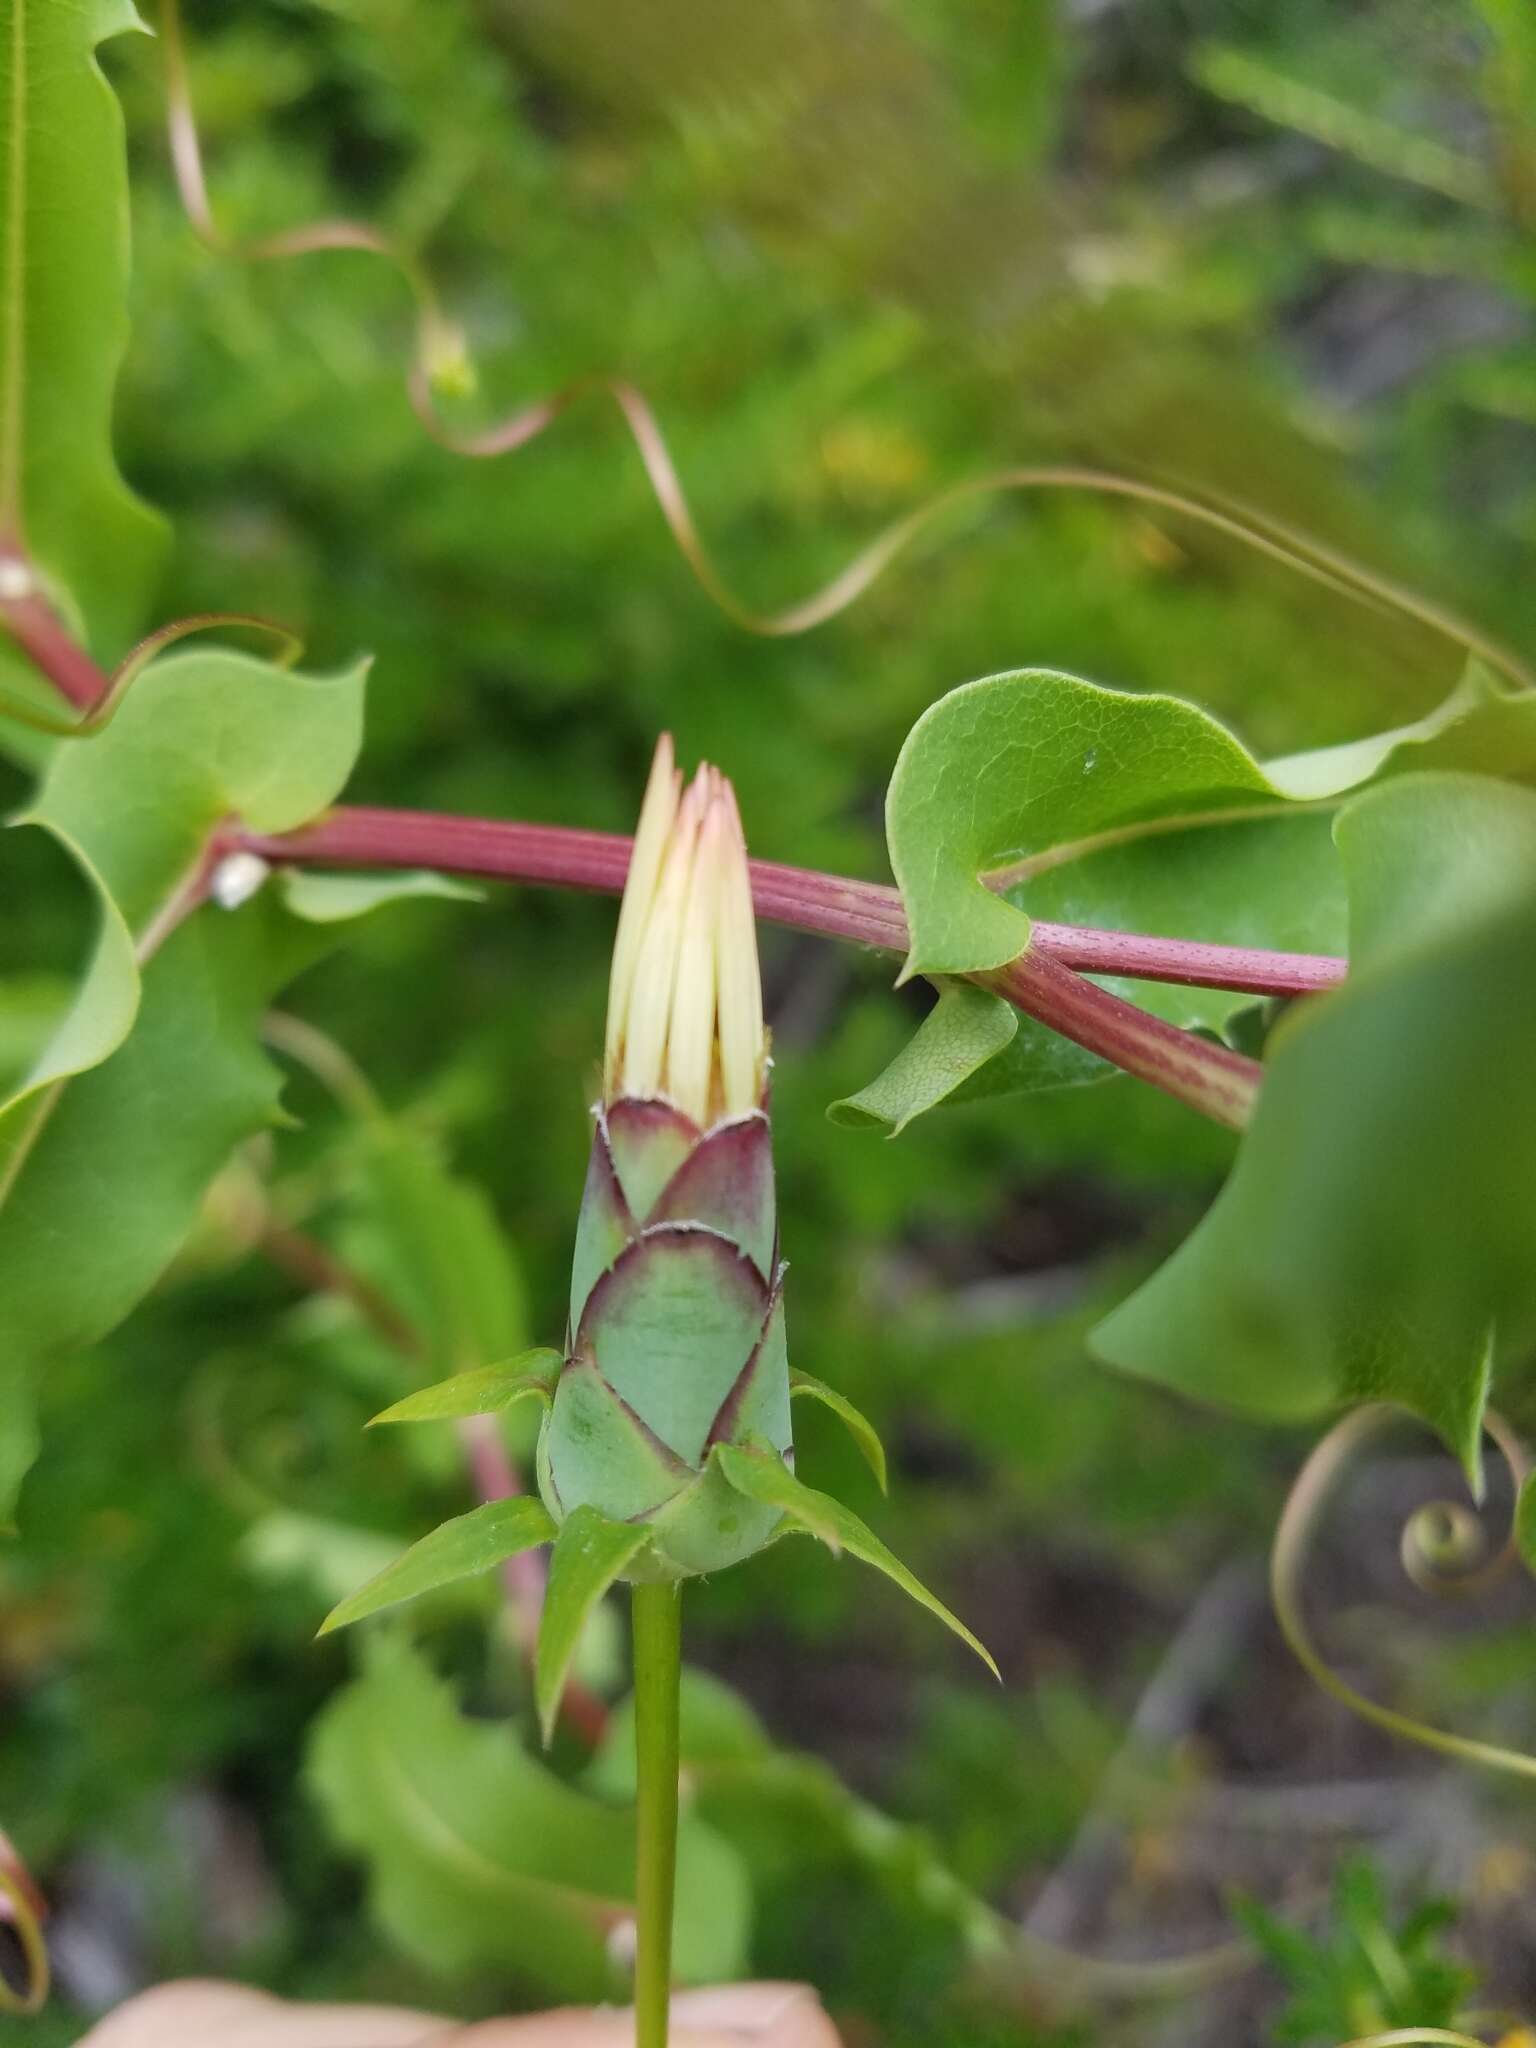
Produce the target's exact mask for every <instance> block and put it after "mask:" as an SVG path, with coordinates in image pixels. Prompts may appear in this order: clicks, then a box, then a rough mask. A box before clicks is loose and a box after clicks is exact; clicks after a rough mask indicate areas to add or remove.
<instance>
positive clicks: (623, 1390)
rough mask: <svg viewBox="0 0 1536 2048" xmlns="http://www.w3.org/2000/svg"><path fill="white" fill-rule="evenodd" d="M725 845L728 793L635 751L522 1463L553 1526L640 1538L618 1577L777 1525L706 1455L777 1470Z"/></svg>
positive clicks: (758, 1133) (775, 1394) (781, 1348)
mask: <svg viewBox="0 0 1536 2048" xmlns="http://www.w3.org/2000/svg"><path fill="white" fill-rule="evenodd" d="M768 1064H769V1062H768V1046H767V1037H766V1033H765V1031H764V1028H763V1011H762V989H761V982H760V979H759V974H758V964H757V939H756V931H755V926H754V923H753V913H752V893H751V884H750V880H749V877H748V873H747V855H746V845H745V842H744V840H743V837H742V830H741V821H740V817H739V815H738V813H737V809H736V800H735V796H734V794H733V792H732V790H731V786H730V784H729V783H728V782H727V781H726V780H725V778H724V777H723V776H722V775H721V774H720V773H719V772H718V771H717V770H716V769H714V768H711V767H708V766H707V765H706V766H704V767H701V768H700V769H699V771H698V773H697V775H696V776H695V777H694V779H693V781H692V783H691V784H690V785H689V786H688V787H687V788H686V789H684V787H683V784H682V778H681V776H680V775H679V773H678V771H677V768H676V766H675V764H674V761H673V755H672V747H671V743H670V741H669V740H667V739H663V740H662V742H661V744H660V745H659V746H658V748H657V750H656V758H655V762H654V764H653V767H652V770H651V778H650V783H649V785H648V788H647V790H646V796H645V803H644V806H643V808H642V811H641V816H640V823H639V826H638V828H637V830H636V834H635V844H634V852H633V854H632V856H631V860H630V868H629V876H628V880H627V882H626V885H625V890H624V900H623V904H622V907H621V909H620V912H619V927H618V934H617V937H616V939H615V943H614V954H613V972H612V978H611V982H610V987H609V1003H608V1032H607V1043H606V1048H605V1053H604V1063H603V1090H602V1100H601V1101H600V1102H599V1104H598V1105H597V1106H596V1108H595V1110H594V1112H593V1114H594V1119H595V1124H596V1129H595V1131H594V1134H593V1143H592V1157H591V1163H590V1166H589V1169H588V1173H587V1185H586V1192H585V1194H584V1196H583V1200H582V1209H581V1219H580V1222H579V1224H578V1226H577V1233H576V1251H575V1258H574V1262H573V1268H572V1274H571V1305H570V1324H569V1332H568V1339H567V1345H566V1353H567V1355H566V1359H565V1363H564V1366H563V1368H562V1370H561V1373H560V1376H559V1380H558V1383H557V1385H556V1387H555V1392H554V1399H553V1403H552V1406H551V1409H550V1413H549V1417H548V1420H547V1422H546V1424H545V1428H544V1431H543V1435H542V1438H541V1442H540V1452H539V1487H540V1492H541V1493H542V1494H543V1497H544V1501H545V1504H546V1506H547V1507H548V1508H549V1510H550V1513H551V1514H552V1515H553V1516H554V1517H555V1519H556V1521H557V1522H558V1521H563V1520H564V1518H565V1517H566V1516H568V1515H569V1514H570V1513H571V1512H572V1511H573V1510H574V1509H576V1508H578V1507H582V1506H589V1507H593V1508H595V1509H597V1510H598V1511H599V1512H600V1513H601V1514H602V1515H604V1516H606V1517H607V1518H608V1519H609V1520H611V1521H617V1522H625V1523H629V1524H635V1523H637V1522H643V1523H644V1524H645V1525H646V1527H647V1528H648V1530H649V1531H650V1541H649V1544H648V1546H647V1548H646V1549H645V1550H644V1551H642V1552H641V1553H640V1555H639V1557H638V1558H637V1560H636V1562H635V1564H634V1566H633V1567H632V1569H631V1575H632V1576H636V1577H673V1578H681V1577H686V1576H688V1575H690V1574H693V1573H697V1572H705V1571H716V1570H719V1569H720V1568H721V1567H723V1566H725V1565H728V1564H732V1563H735V1562H736V1561H737V1560H738V1559H740V1558H743V1557H747V1556H750V1555H751V1553H752V1552H753V1551H755V1550H758V1549H760V1548H761V1547H762V1545H763V1544H764V1543H765V1542H766V1541H768V1539H769V1538H770V1537H771V1536H772V1535H773V1534H774V1533H775V1531H776V1529H777V1527H778V1524H779V1522H780V1519H781V1516H780V1513H779V1511H778V1510H777V1509H775V1508H773V1507H771V1506H768V1505H765V1504H764V1503H761V1502H757V1501H753V1500H750V1499H748V1498H746V1497H745V1496H744V1495H743V1494H742V1493H741V1492H739V1491H738V1490H736V1489H735V1488H733V1487H732V1486H731V1485H730V1484H729V1483H728V1482H727V1480H726V1479H725V1478H724V1477H723V1475H722V1474H721V1472H720V1470H719V1467H718V1463H717V1461H715V1460H712V1458H711V1452H712V1451H713V1450H714V1449H715V1448H716V1447H717V1446H720V1445H733V1446H741V1445H745V1444H747V1443H749V1442H750V1443H752V1444H754V1445H756V1446H758V1447H769V1446H771V1447H772V1449H773V1450H774V1451H775V1452H777V1453H778V1455H779V1457H780V1458H788V1456H789V1455H790V1447H791V1431H790V1412H789V1411H790V1387H789V1363H788V1356H787V1352H786V1349H785V1339H784V1314H783V1298H782V1281H783V1269H782V1267H781V1266H780V1264H779V1258H778V1227H777V1220H776V1211H775V1201H774V1186H773V1155H772V1142H771V1138H770V1133H769V1126H768V1115H767V1109H766V1089H767V1073H768Z"/></svg>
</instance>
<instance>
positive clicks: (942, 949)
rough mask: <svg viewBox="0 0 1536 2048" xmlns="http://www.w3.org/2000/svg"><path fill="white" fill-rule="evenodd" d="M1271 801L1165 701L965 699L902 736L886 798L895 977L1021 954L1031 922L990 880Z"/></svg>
mask: <svg viewBox="0 0 1536 2048" xmlns="http://www.w3.org/2000/svg"><path fill="white" fill-rule="evenodd" d="M1276 798H1277V792H1276V791H1275V790H1274V788H1273V786H1272V785H1271V784H1270V783H1269V782H1268V781H1267V780H1266V779H1265V776H1264V774H1263V771H1262V770H1261V769H1260V768H1259V766H1258V764H1257V762H1256V761H1255V760H1254V759H1253V757H1252V755H1251V754H1249V753H1248V752H1247V751H1246V749H1244V748H1243V747H1242V746H1241V745H1240V744H1239V742H1238V741H1237V740H1235V739H1234V738H1233V737H1232V735H1231V734H1230V733H1229V732H1227V731H1226V730H1225V728H1224V727H1222V726H1220V725H1218V724H1217V723H1216V721H1215V719H1213V718H1211V717H1210V716H1209V715H1208V714H1207V713H1205V712H1203V711H1200V710H1197V709H1196V707H1195V706H1194V705H1192V704H1185V703H1182V702H1180V701H1179V699H1177V698H1174V697H1162V696H1145V697H1133V696H1129V695H1126V694H1125V693H1124V692H1122V691H1118V690H1105V689H1100V688H1099V687H1098V686H1097V685H1096V684H1093V683H1085V682H1081V681H1079V680H1078V679H1077V678H1076V677H1075V676H1068V675H1061V674H1058V673H1056V672H1055V671H1053V670H1049V669H1024V670H1021V671H1019V672H1017V673H1014V674H1009V675H998V676H989V677H986V678H985V679H984V680H983V681H981V682H976V683H967V684H965V685H964V686H963V687H962V688H960V689H958V690H952V691H951V692H950V693H949V695H948V696H947V697H944V698H941V699H940V701H939V702H938V703H937V704H935V705H933V706H932V708H931V709H930V710H928V711H926V712H925V713H924V714H923V716H922V717H921V718H920V719H919V720H918V722H917V724H916V725H915V726H914V727H913V728H912V731H911V733H910V734H909V735H908V737H907V741H906V744H905V745H904V746H903V748H902V750H901V754H900V756H899V758H898V760H897V763H896V769H895V772H894V774H893V775H892V777H891V784H890V789H889V791H888V793H887V797H886V834H887V838H888V840H889V842H890V851H891V866H892V868H893V870H894V871H895V875H896V880H897V882H898V884H899V885H900V888H901V893H902V900H903V902H904V903H905V904H906V909H907V921H908V924H909V926H910V928H911V950H910V952H909V954H908V956H907V965H906V970H905V971H906V973H907V974H909V975H911V974H967V973H972V972H976V971H979V970H984V969H989V968H994V967H1002V966H1004V965H1006V963H1007V962H1008V961H1010V960H1014V959H1017V957H1018V955H1019V954H1020V953H1021V952H1023V950H1024V948H1025V946H1026V945H1027V944H1028V943H1029V919H1028V917H1027V916H1026V915H1025V914H1024V912H1023V911H1022V910H1021V909H1020V908H1019V907H1018V906H1017V905H1016V904H1014V903H1010V902H1005V901H1004V900H1003V898H1002V897H1001V896H1000V895H998V894H997V893H995V891H994V890H993V889H991V888H988V887H987V885H986V884H985V883H984V882H983V880H982V876H983V875H984V874H987V873H988V872H989V871H992V870H996V869H1002V868H1004V867H1007V866H1010V865H1015V864H1018V863H1020V862H1023V861H1026V860H1027V861H1032V862H1036V863H1044V862H1046V861H1050V862H1052V863H1053V864H1054V863H1059V862H1060V861H1061V860H1062V859H1065V858H1070V857H1073V850H1080V851H1087V850H1088V849H1089V846H1090V844H1091V843H1092V842H1095V841H1098V840H1100V839H1102V838H1103V836H1104V835H1105V834H1107V833H1111V832H1113V833H1115V834H1117V835H1119V834H1121V833H1126V832H1129V831H1135V832H1136V833H1137V834H1138V835H1140V834H1144V833H1145V832H1146V831H1147V830H1148V829H1149V828H1151V827H1152V826H1154V825H1155V826H1158V827H1160V828H1162V829H1164V830H1166V829H1167V823H1168V821H1169V820H1171V819H1176V818H1186V817H1190V816H1194V815H1199V816H1202V817H1209V816H1212V815H1219V814H1220V813H1222V812H1224V811H1231V810H1234V809H1238V808H1251V807H1252V806H1254V805H1268V804H1270V803H1273V802H1274V801H1276Z"/></svg>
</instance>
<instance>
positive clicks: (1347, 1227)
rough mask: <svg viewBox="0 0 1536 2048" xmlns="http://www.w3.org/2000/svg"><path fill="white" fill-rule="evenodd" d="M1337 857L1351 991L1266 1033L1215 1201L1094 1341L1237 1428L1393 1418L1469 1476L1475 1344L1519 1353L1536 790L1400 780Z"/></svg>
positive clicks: (1533, 1239) (1528, 1295)
mask: <svg viewBox="0 0 1536 2048" xmlns="http://www.w3.org/2000/svg"><path fill="white" fill-rule="evenodd" d="M1338 837H1339V846H1340V851H1341V854H1342V857H1343V860H1344V864H1345V868H1346V871H1347V873H1348V875H1349V880H1350V890H1351V902H1352V913H1353V915H1354V921H1355V927H1356V929H1355V945H1354V948H1353V955H1354V959H1355V962H1356V965H1355V967H1354V969H1353V971H1352V972H1351V975H1350V978H1349V980H1348V981H1347V982H1346V983H1345V984H1344V986H1343V987H1342V988H1341V989H1339V990H1337V991H1336V992H1334V993H1332V994H1330V995H1328V996H1325V997H1321V998H1318V999H1315V1000H1313V1001H1311V1002H1308V1003H1304V1004H1302V1005H1299V1006H1298V1007H1297V1009H1296V1010H1295V1011H1294V1012H1293V1013H1292V1015H1291V1016H1290V1017H1289V1018H1288V1019H1287V1020H1286V1022H1285V1023H1284V1024H1283V1025H1282V1027H1281V1028H1280V1029H1279V1030H1278V1031H1277V1033H1276V1034H1275V1037H1274V1040H1273V1049H1272V1051H1271V1054H1270V1057H1269V1060H1268V1062H1267V1067H1266V1076H1265V1082H1264V1087H1263V1090H1262V1092H1261V1094H1260V1098H1259V1104H1258V1110H1257V1114H1256V1115H1255V1117H1254V1121H1253V1124H1252V1126H1251V1128H1250V1129H1249V1131H1248V1133H1247V1135H1246V1137H1245V1139H1244V1142H1243V1147H1242V1150H1241V1152H1240V1154H1239V1157H1238V1162H1237V1166H1236V1168H1235V1170H1234V1172H1233V1174H1232V1177H1231V1179H1230V1180H1229V1181H1228V1183H1227V1185H1226V1187H1225V1188H1224V1189H1223V1190H1222V1193H1221V1194H1220V1196H1219V1197H1218V1198H1217V1201H1216V1203H1215V1205H1214V1207H1213V1208H1212V1209H1211V1210H1210V1212H1209V1214H1208V1215H1207V1216H1206V1218H1205V1220H1204V1221H1203V1222H1202V1223H1201V1224H1200V1226H1199V1227H1198V1229H1197V1230H1196V1231H1195V1232H1194V1234H1193V1235H1192V1236H1191V1237H1190V1238H1189V1239H1188V1240H1187V1241H1186V1243H1185V1244H1184V1245H1183V1246H1181V1247H1180V1249H1179V1250H1178V1251H1177V1252H1175V1254H1174V1255H1173V1257H1172V1258H1171V1259H1170V1260H1169V1261H1168V1262H1167V1264H1166V1265H1164V1266H1163V1267H1162V1268H1161V1270H1160V1271H1159V1272H1157V1273H1156V1274H1154V1275H1153V1277H1152V1278H1151V1279H1150V1280H1149V1281H1148V1282H1147V1283H1146V1284H1145V1285H1144V1286H1143V1287H1142V1288H1140V1289H1139V1291H1138V1292H1137V1293H1135V1294H1133V1295H1132V1296H1131V1298H1130V1300H1129V1301H1127V1302H1126V1303H1124V1304H1123V1306H1122V1307H1120V1308H1119V1309H1117V1310H1116V1311H1115V1312H1114V1313H1113V1314H1112V1315H1111V1316H1110V1317H1109V1318H1108V1319H1107V1320H1106V1321H1105V1322H1103V1323H1102V1324H1100V1326H1099V1328H1098V1329H1097V1330H1096V1331H1095V1332H1094V1336H1093V1344H1094V1348H1095V1349H1096V1350H1097V1351H1098V1352H1099V1353H1100V1355H1101V1356H1103V1357H1104V1358H1106V1359H1108V1360H1109V1361H1110V1362H1111V1363H1112V1364H1115V1365H1119V1366H1122V1367H1124V1368H1126V1369H1127V1370H1129V1371H1132V1372H1137V1373H1142V1374H1146V1375H1147V1376H1149V1377H1151V1378H1154V1379H1158V1380H1162V1381H1165V1382H1167V1383H1168V1384H1170V1385H1173V1386H1176V1387H1179V1388H1181V1389H1182V1390H1183V1391H1185V1392H1187V1393H1193V1394H1196V1395H1199V1396H1201V1397H1202V1398H1205V1399H1208V1400H1212V1401H1217V1402H1221V1403H1223V1404H1226V1405H1229V1406H1232V1407H1234V1408H1240V1409H1246V1410H1249V1411H1251V1412H1254V1413H1257V1414H1264V1415H1274V1416H1281V1417H1285V1416H1292V1417H1295V1416H1302V1415H1307V1414H1311V1413H1314V1412H1316V1411H1318V1410H1320V1409H1322V1408H1325V1407H1327V1406H1328V1405H1330V1404H1332V1403H1335V1402H1339V1401H1345V1400H1389V1401H1397V1402H1399V1403H1400V1404H1401V1405H1402V1406H1404V1407H1406V1408H1409V1409H1411V1410H1412V1411H1413V1412H1414V1413H1416V1414H1418V1415H1420V1416H1422V1417H1423V1418H1424V1419H1425V1420H1426V1421H1427V1422H1429V1423H1430V1424H1431V1425H1432V1426H1433V1427H1435V1428H1437V1429H1438V1430H1439V1431H1440V1432H1441V1434H1442V1435H1443V1436H1444V1437H1445V1439H1446V1441H1447V1442H1448V1443H1449V1444H1450V1445H1451V1446H1452V1448H1453V1449H1454V1450H1455V1451H1456V1452H1457V1453H1458V1454H1459V1455H1460V1457H1461V1458H1462V1460H1463V1462H1464V1463H1465V1465H1466V1467H1467V1469H1468V1472H1469V1474H1470V1475H1472V1476H1473V1478H1474V1480H1475V1478H1476V1475H1477V1472H1478V1444H1479V1436H1480V1428H1481V1418H1482V1412H1483V1405H1484V1401H1485V1399H1486V1395H1487V1389H1488V1377H1489V1369H1490V1363H1491V1353H1490V1333H1492V1335H1493V1342H1494V1345H1495V1347H1496V1351H1495V1353H1494V1354H1492V1355H1505V1354H1509V1355H1514V1354H1517V1353H1518V1351H1519V1349H1520V1348H1521V1347H1522V1346H1523V1345H1528V1344H1529V1343H1530V1341H1531V1340H1532V1338H1533V1337H1536V1062H1533V1061H1532V1059H1531V1057H1530V1046H1531V1018H1532V1017H1533V1015H1536V794H1532V793H1530V792H1528V791H1525V790H1522V789H1517V788H1515V787H1513V786H1511V785H1508V784H1503V783H1498V782H1494V781H1491V780H1488V779H1487V778H1484V777H1479V776H1470V775H1458V776H1451V775H1437V776H1430V775H1425V776H1414V777H1408V778H1404V779H1402V780H1400V781H1397V782H1395V783H1392V784H1389V785H1387V786H1385V787H1383V788H1381V789H1379V790H1374V791H1372V792H1370V793H1368V794H1367V795H1365V796H1362V797H1360V798H1358V799H1356V800H1355V801H1354V802H1353V803H1352V804H1350V805H1349V807H1348V808H1347V809H1346V810H1345V811H1344V812H1343V813H1342V814H1341V815H1340V818H1339V821H1338Z"/></svg>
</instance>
